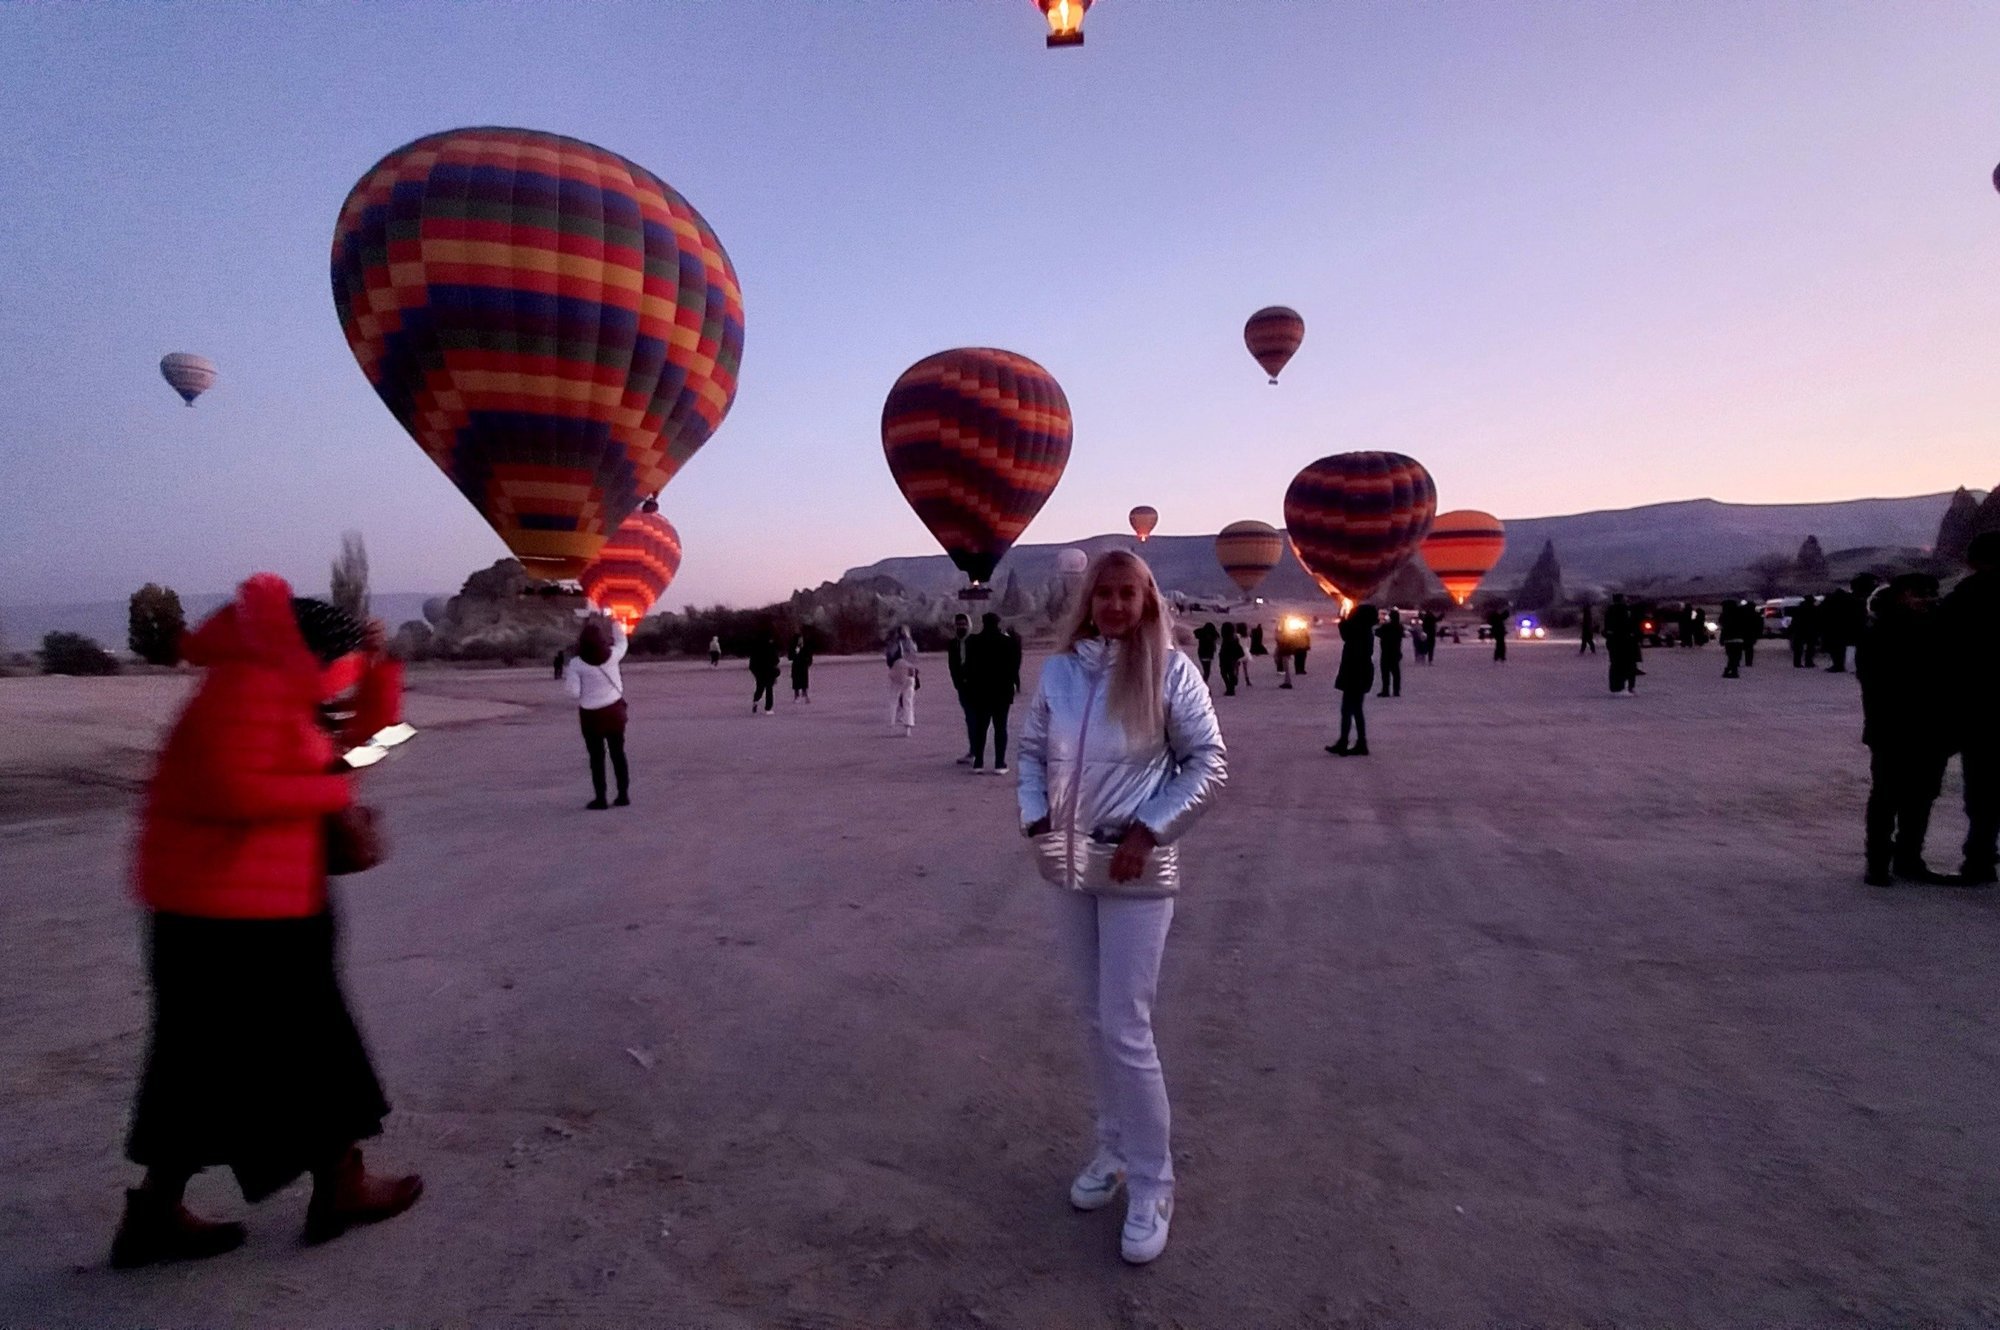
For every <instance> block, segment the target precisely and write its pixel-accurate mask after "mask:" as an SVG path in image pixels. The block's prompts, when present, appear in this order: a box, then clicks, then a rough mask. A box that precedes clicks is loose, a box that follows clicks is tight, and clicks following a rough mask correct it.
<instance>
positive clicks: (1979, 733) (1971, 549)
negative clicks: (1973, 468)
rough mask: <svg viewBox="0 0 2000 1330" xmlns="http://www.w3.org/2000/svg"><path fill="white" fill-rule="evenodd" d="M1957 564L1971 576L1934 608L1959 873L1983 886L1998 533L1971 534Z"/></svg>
mask: <svg viewBox="0 0 2000 1330" xmlns="http://www.w3.org/2000/svg"><path fill="white" fill-rule="evenodd" d="M1965 561H1966V562H1967V563H1968V564H1970V565H1971V566H1972V572H1971V574H1970V575H1968V576H1967V577H1966V578H1964V579H1963V580H1962V581H1960V582H1959V584H1958V585H1957V586H1955V587H1953V588H1952V591H1951V594H1950V595H1949V596H1946V597H1945V598H1944V604H1943V606H1942V607H1941V608H1942V614H1941V626H1942V629H1943V634H1942V635H1943V639H1944V650H1945V652H1946V657H1947V659H1948V660H1949V661H1950V662H1951V677H1952V683H1953V687H1952V712H1953V716H1952V719H1953V720H1954V721H1955V722H1956V725H1957V730H1958V736H1959V763H1960V767H1961V769H1962V773H1963V775H1964V777H1965V821H1966V830H1965V862H1964V864H1963V865H1962V866H1961V867H1960V869H1959V876H1960V877H1961V878H1962V879H1963V880H1964V881H1965V883H1966V884H1967V885H1968V886H1991V885H1993V883H1994V881H1995V872H1994V864H1995V848H1996V847H1995V842H1996V840H2000V531H1982V532H1981V533H1980V534H1978V535H1976V536H1974V537H1973V538H1972V543H1971V544H1970V545H1969V546H1967V547H1966V551H1965Z"/></svg>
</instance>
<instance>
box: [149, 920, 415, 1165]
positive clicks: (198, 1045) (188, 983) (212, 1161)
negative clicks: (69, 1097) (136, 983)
mask: <svg viewBox="0 0 2000 1330" xmlns="http://www.w3.org/2000/svg"><path fill="white" fill-rule="evenodd" d="M336 943H337V938H336V930H335V927H334V921H333V916H332V915H331V914H320V915H315V916H313V917H311V918H307V919H198V918H193V917H190V916H187V915H176V914H155V915H153V916H152V917H151V921H150V927H149V932H148V939H147V964H148V969H149V971H150V973H151V975H152V980H153V1028H152V1038H151V1042H150V1045H149V1047H148V1049H147V1054H146V1071H145V1076H144V1079H143V1080H142V1081H141V1082H140V1085H139V1097H138V1101H137V1103H136V1104H135V1105H134V1107H133V1111H132V1131H131V1135H130V1136H129V1137H128V1138H127V1140H126V1145H125V1153H126V1156H127V1157H128V1158H130V1159H131V1160H132V1162H134V1163H136V1164H141V1165H144V1166H146V1167H148V1168H161V1169H177V1170H185V1171H190V1172H191V1171H193V1170H195V1169H199V1168H206V1167H211V1166H226V1167H228V1168H230V1169H232V1170H233V1171H234V1172H235V1174H236V1181H237V1185H238V1186H240V1187H241V1188H242V1189H243V1195H244V1197H245V1198H246V1199H247V1200H251V1201H259V1200H262V1199H263V1198H264V1197H266V1196H269V1195H270V1194H271V1193H272V1192H275V1191H277V1190H278V1189H279V1188H281V1187H284V1186H286V1185H287V1184H288V1183H290V1182H291V1181H292V1180H293V1179H294V1178H296V1177H298V1176H299V1175H300V1174H301V1173H303V1172H305V1171H306V1170H308V1169H310V1168H313V1167H315V1166H317V1165H322V1164H325V1163H328V1162H330V1161H332V1160H333V1159H336V1158H337V1157H338V1156H339V1155H340V1154H341V1153H342V1152H343V1151H344V1150H345V1148H346V1147H347V1146H349V1145H352V1144H353V1143H354V1142H356V1141H360V1140H365V1139H367V1138H369V1137H372V1136H377V1135H379V1134H380V1133H381V1131H382V1119H383V1118H384V1117H385V1116H386V1115H387V1114H388V1112H389V1102H388V1100H386V1099H384V1098H383V1097H382V1085H381V1083H380V1082H379V1081H378V1080H377V1079H376V1077H375V1068H374V1066H373V1065H372V1064H371V1063H370V1061H369V1059H368V1049H367V1047H366V1045H364V1044H363V1043H362V1041H361V1032H360V1031H359V1030H358V1029H356V1028H355V1025H354V1018H353V1017H352V1016H351V1015H349V1014H348V1010H347V999H346V996H345V995H344V994H343V993H342V992H341V990H340V976H339V973H338V970H337V968H336V960H335V948H336Z"/></svg>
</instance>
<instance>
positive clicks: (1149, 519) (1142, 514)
mask: <svg viewBox="0 0 2000 1330" xmlns="http://www.w3.org/2000/svg"><path fill="white" fill-rule="evenodd" d="M1128 518H1129V520H1130V521H1131V523H1132V534H1133V535H1135V536H1137V537H1138V538H1139V543H1140V544H1142V545H1143V544H1145V543H1146V537H1148V536H1150V535H1152V534H1153V528H1154V527H1156V526H1158V525H1159V524H1160V510H1159V509H1158V508H1154V507H1151V506H1149V505H1147V504H1141V505H1139V506H1138V507H1137V508H1134V509H1133V510H1132V511H1131V513H1130V514H1128Z"/></svg>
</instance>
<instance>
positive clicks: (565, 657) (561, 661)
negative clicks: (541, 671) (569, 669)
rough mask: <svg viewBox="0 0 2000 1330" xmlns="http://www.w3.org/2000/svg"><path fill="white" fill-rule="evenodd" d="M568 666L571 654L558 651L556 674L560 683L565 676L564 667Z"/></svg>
mask: <svg viewBox="0 0 2000 1330" xmlns="http://www.w3.org/2000/svg"><path fill="white" fill-rule="evenodd" d="M567 664H569V652H567V651H558V652H556V673H555V677H556V680H557V681H558V682H560V681H561V680H562V676H563V666H565V665H567Z"/></svg>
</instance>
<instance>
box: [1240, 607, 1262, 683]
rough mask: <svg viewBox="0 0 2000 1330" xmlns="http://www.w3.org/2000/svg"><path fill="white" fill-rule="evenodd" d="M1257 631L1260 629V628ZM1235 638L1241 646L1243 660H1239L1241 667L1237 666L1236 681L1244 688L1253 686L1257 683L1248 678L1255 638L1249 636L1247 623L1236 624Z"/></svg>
mask: <svg viewBox="0 0 2000 1330" xmlns="http://www.w3.org/2000/svg"><path fill="white" fill-rule="evenodd" d="M1259 631H1262V630H1261V629H1260V630H1259ZM1236 640H1237V642H1239V643H1240V644H1241V645H1242V647H1243V660H1242V662H1241V668H1239V669H1238V670H1237V672H1236V677H1237V681H1238V682H1239V683H1241V684H1242V685H1243V686H1244V687H1245V688H1254V687H1256V686H1257V685H1256V684H1255V682H1254V681H1252V679H1251V678H1250V666H1251V658H1252V657H1253V656H1254V655H1256V652H1255V650H1254V649H1253V648H1254V646H1255V639H1254V638H1253V637H1252V636H1251V633H1250V625H1249V624H1247V623H1239V624H1237V625H1236Z"/></svg>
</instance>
